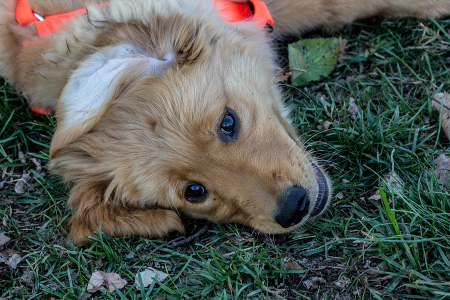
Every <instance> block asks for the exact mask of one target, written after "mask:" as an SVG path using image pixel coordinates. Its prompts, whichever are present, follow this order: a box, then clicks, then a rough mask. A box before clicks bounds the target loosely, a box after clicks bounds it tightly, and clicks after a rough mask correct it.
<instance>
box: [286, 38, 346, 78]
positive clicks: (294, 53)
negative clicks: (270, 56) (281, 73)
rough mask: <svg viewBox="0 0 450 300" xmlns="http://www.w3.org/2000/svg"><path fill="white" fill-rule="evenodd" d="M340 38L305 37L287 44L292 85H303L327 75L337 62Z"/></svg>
mask: <svg viewBox="0 0 450 300" xmlns="http://www.w3.org/2000/svg"><path fill="white" fill-rule="evenodd" d="M340 44H341V39H337V38H329V39H306V40H300V41H298V42H297V43H294V44H290V45H289V46H288V52H289V68H290V70H291V72H292V76H291V81H292V84H293V85H298V86H305V85H307V84H308V83H310V82H311V81H316V80H321V79H323V78H324V77H327V76H328V75H329V74H330V73H331V71H333V70H334V67H335V66H336V63H337V59H336V58H337V55H338V54H339V50H340Z"/></svg>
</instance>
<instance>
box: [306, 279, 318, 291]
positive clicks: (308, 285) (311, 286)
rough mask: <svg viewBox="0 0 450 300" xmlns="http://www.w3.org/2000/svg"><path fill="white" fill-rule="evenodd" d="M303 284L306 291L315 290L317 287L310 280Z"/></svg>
mask: <svg viewBox="0 0 450 300" xmlns="http://www.w3.org/2000/svg"><path fill="white" fill-rule="evenodd" d="M303 284H304V285H305V287H306V289H307V290H315V289H317V288H318V287H319V286H318V285H317V284H314V282H312V281H311V280H305V281H303Z"/></svg>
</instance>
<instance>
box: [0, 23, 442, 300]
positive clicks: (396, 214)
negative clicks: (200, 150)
mask: <svg viewBox="0 0 450 300" xmlns="http://www.w3.org/2000/svg"><path fill="white" fill-rule="evenodd" d="M449 30H450V21H448V20H443V21H435V20H426V21H416V20H395V21H385V22H382V23H372V22H368V23H362V24H353V25H351V26H348V27H346V28H344V29H342V30H341V31H336V32H332V33H329V32H325V31H323V32H322V31H318V32H315V33H311V34H310V35H308V36H307V37H317V36H321V37H331V36H335V37H338V36H342V37H343V38H346V39H347V40H348V41H349V43H348V46H347V52H346V60H345V62H344V63H342V64H339V65H338V67H337V68H336V69H335V71H333V73H332V74H331V76H330V77H329V78H326V79H325V80H323V81H321V82H317V83H314V84H311V85H309V86H307V87H306V88H298V87H295V86H291V85H289V84H285V93H286V101H287V102H288V103H289V104H290V105H291V106H292V108H293V117H294V122H295V126H296V127H297V128H298V131H299V133H300V134H301V135H302V136H303V138H304V140H306V141H307V142H308V145H309V147H310V149H311V150H312V151H313V152H315V153H316V155H318V156H319V157H320V159H321V160H322V161H323V163H324V165H326V166H327V168H328V171H329V173H330V174H331V175H332V177H333V182H334V189H335V195H336V197H335V199H334V202H333V205H332V206H331V208H330V209H329V211H328V212H327V213H326V214H325V215H324V216H323V217H321V218H320V219H318V220H316V222H314V223H311V224H310V225H309V226H307V227H304V228H302V229H301V230H299V231H298V232H295V233H292V234H289V235H285V236H264V235H258V234H255V233H253V232H252V231H251V230H250V229H247V228H244V227H242V226H240V225H236V224H225V225H218V224H214V225H212V227H210V230H209V231H208V232H207V233H206V234H205V235H203V236H202V237H200V238H199V239H197V240H196V241H195V242H194V243H191V244H189V245H187V246H183V247H181V248H173V247H172V246H171V242H170V241H171V240H173V239H174V238H176V237H177V235H170V236H169V237H167V238H166V239H164V240H149V239H144V238H140V237H132V238H115V239H111V238H109V237H107V236H100V238H99V239H97V240H96V241H94V242H93V243H92V244H90V245H88V246H83V247H73V246H72V245H71V244H70V243H69V244H66V241H65V235H66V231H65V230H66V228H65V227H64V226H63V225H62V222H63V221H64V219H65V218H67V216H69V215H70V211H68V209H67V208H66V206H65V200H66V198H67V194H68V190H67V188H66V187H65V186H64V185H63V184H62V183H61V182H60V180H59V178H58V177H55V176H52V175H49V174H48V171H47V170H46V168H45V165H46V164H47V163H48V148H49V142H50V139H51V135H52V133H53V130H54V128H55V119H54V118H53V117H52V116H37V115H35V114H32V113H30V112H29V111H28V109H27V105H26V102H25V100H24V99H23V98H21V97H20V96H18V95H16V94H15V93H14V91H13V89H12V88H11V87H10V86H8V84H7V83H6V82H3V81H0V97H1V98H2V102H1V103H0V171H1V172H0V174H1V177H0V185H1V182H3V188H2V189H0V193H1V194H0V234H5V235H7V236H9V237H10V238H11V239H12V241H11V243H10V244H9V245H8V248H9V249H13V250H15V251H18V253H20V256H21V258H22V260H21V262H20V263H19V265H18V267H17V268H16V269H11V268H10V267H8V266H6V265H5V264H3V263H0V298H6V299H51V298H54V299H81V298H83V297H86V295H85V292H86V288H87V284H88V281H89V278H90V276H91V274H92V273H93V272H94V271H95V270H102V271H105V272H115V273H118V274H120V276H121V277H122V278H124V279H126V280H127V281H128V283H129V284H128V285H126V286H125V288H124V289H122V290H121V291H120V292H113V293H106V292H105V293H101V292H97V293H96V294H94V295H93V296H92V297H91V299H155V298H156V297H166V298H167V299H261V298H267V299H269V298H270V299H303V298H304V299H445V298H448V297H450V251H449V249H450V195H449V191H448V189H447V188H446V187H445V186H441V185H439V183H438V181H437V178H436V176H435V175H433V172H430V171H429V170H430V169H432V168H433V165H434V159H435V158H436V157H437V156H438V155H440V154H443V153H444V154H445V153H447V154H448V153H449V146H450V144H449V142H448V140H447V139H446V138H445V136H444V135H443V134H442V132H441V129H440V121H439V114H438V113H436V112H434V111H432V109H431V104H430V100H429V99H428V97H427V96H426V95H427V94H429V95H433V94H435V93H437V92H440V91H448V90H449V88H450V71H449V69H448V66H449V65H450V55H449V47H450V36H449V33H448V32H449ZM295 40H297V39H295V38H294V39H292V40H291V41H295ZM276 47H277V50H278V52H279V53H280V61H281V63H282V64H284V65H287V63H286V57H287V55H286V48H287V42H286V41H285V42H280V43H278V44H277V45H276ZM351 97H352V98H354V99H355V103H356V105H357V106H358V108H359V114H358V115H357V117H356V118H355V119H352V118H351V117H350V116H349V115H348V114H347V107H348V105H349V101H350V98H351ZM322 121H330V122H331V123H332V127H331V128H330V129H329V130H326V131H320V130H318V129H317V125H318V124H319V123H320V122H322ZM19 152H23V153H28V156H27V157H25V158H22V159H21V158H20V157H19ZM33 160H34V162H33ZM39 161H40V164H41V165H42V166H43V167H42V169H41V170H39V168H38V165H39ZM36 162H37V164H36ZM392 170H394V171H395V172H396V174H398V176H399V177H400V178H401V180H402V181H403V184H402V185H401V187H400V188H398V187H396V186H393V185H392V184H391V183H389V182H388V181H386V180H385V177H384V176H385V175H386V174H388V173H389V172H391V171H392ZM24 173H26V174H28V173H29V176H31V178H29V177H25V178H28V182H27V184H26V185H25V187H24V188H25V193H22V194H17V193H16V192H15V185H16V182H17V181H18V180H21V178H22V176H23V175H22V174H24ZM378 190H379V195H380V196H379V199H375V200H373V199H369V198H371V196H372V195H374V194H375V193H376V192H377V191H378ZM185 222H187V223H188V224H189V225H188V228H192V232H195V231H196V230H198V228H200V227H202V225H203V222H201V221H190V220H186V221H185ZM0 258H1V256H0ZM290 259H292V260H294V261H295V262H297V264H298V265H300V266H301V267H302V269H301V270H291V269H290V268H288V269H286V268H285V267H284V265H285V263H286V262H288V261H289V260H290ZM148 266H151V267H154V268H156V269H158V270H160V271H163V272H165V273H167V274H169V277H168V278H167V279H166V280H165V281H163V282H155V283H154V284H153V285H151V286H150V287H146V288H143V287H142V286H141V287H138V288H137V289H136V288H135V287H134V285H133V283H134V278H135V275H136V273H137V272H138V271H143V270H144V269H145V268H146V267H148ZM31 274H32V275H31ZM30 278H31V279H30ZM308 286H309V287H310V289H308V288H307V287H308ZM83 295H85V296H83ZM83 299H86V298H83ZM158 299H161V298H158Z"/></svg>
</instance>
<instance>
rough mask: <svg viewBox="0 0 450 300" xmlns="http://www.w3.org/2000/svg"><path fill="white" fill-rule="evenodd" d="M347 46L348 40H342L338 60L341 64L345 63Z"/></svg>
mask: <svg viewBox="0 0 450 300" xmlns="http://www.w3.org/2000/svg"><path fill="white" fill-rule="evenodd" d="M347 44H348V40H347V39H342V40H341V47H340V48H339V54H338V59H337V60H338V62H339V63H340V64H342V63H344V62H345V58H344V55H345V47H347Z"/></svg>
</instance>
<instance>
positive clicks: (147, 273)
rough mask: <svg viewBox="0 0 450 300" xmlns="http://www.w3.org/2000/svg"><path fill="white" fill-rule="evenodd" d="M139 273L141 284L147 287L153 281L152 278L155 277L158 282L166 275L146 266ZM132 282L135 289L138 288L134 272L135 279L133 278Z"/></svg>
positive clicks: (137, 280) (137, 279)
mask: <svg viewBox="0 0 450 300" xmlns="http://www.w3.org/2000/svg"><path fill="white" fill-rule="evenodd" d="M139 274H141V279H142V284H143V285H144V287H148V286H149V285H151V284H152V283H153V279H156V280H158V281H159V282H162V281H164V280H165V279H166V278H167V276H168V275H167V274H166V273H164V272H161V271H158V270H156V269H153V268H147V269H146V270H144V271H143V272H139ZM134 284H135V285H136V288H137V289H139V288H140V284H139V278H138V274H136V279H135V280H134Z"/></svg>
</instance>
